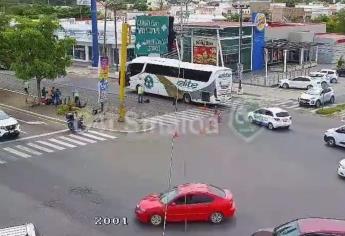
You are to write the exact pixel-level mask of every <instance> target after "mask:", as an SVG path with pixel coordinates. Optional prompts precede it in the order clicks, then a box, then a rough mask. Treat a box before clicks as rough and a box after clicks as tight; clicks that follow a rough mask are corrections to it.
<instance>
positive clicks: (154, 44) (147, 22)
mask: <svg viewBox="0 0 345 236" xmlns="http://www.w3.org/2000/svg"><path fill="white" fill-rule="evenodd" d="M168 38H169V17H168V16H137V18H136V30H135V53H136V54H137V55H138V56H147V55H149V54H163V53H167V52H168Z"/></svg>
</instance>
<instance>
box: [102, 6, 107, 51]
mask: <svg viewBox="0 0 345 236" xmlns="http://www.w3.org/2000/svg"><path fill="white" fill-rule="evenodd" d="M107 13H108V5H107V3H106V2H105V4H104V28H103V52H102V54H103V56H104V57H105V56H107V50H106V44H107Z"/></svg>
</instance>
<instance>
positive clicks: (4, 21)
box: [0, 13, 13, 69]
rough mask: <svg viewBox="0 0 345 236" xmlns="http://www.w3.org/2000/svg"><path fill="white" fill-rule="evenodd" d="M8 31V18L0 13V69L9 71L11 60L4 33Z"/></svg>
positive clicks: (8, 44)
mask: <svg viewBox="0 0 345 236" xmlns="http://www.w3.org/2000/svg"><path fill="white" fill-rule="evenodd" d="M9 30H10V18H9V17H7V16H6V15H4V14H1V13H0V68H3V69H9V68H10V65H11V62H12V60H13V51H12V50H11V46H10V42H9V41H8V40H7V39H6V32H8V31H9Z"/></svg>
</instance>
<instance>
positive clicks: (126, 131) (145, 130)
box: [0, 103, 154, 134]
mask: <svg viewBox="0 0 345 236" xmlns="http://www.w3.org/2000/svg"><path fill="white" fill-rule="evenodd" d="M0 106H2V107H5V108H8V109H12V110H16V111H20V112H24V113H27V114H30V115H34V116H38V117H41V118H44V119H48V120H52V121H56V122H59V123H65V122H66V121H65V120H62V119H59V118H55V117H51V116H46V115H42V114H39V113H36V112H32V111H28V110H25V109H21V108H18V107H14V106H10V105H6V104H3V103H0ZM90 128H92V129H98V130H104V131H109V132H117V133H127V134H128V133H145V132H149V131H152V130H154V126H152V125H151V127H150V128H147V129H142V130H133V131H132V130H114V129H102V128H95V127H90Z"/></svg>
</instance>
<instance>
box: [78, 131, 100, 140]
mask: <svg viewBox="0 0 345 236" xmlns="http://www.w3.org/2000/svg"><path fill="white" fill-rule="evenodd" d="M80 134H81V135H83V136H86V137H89V138H92V139H96V140H100V141H105V140H106V139H105V138H101V137H97V136H94V135H92V134H87V133H80Z"/></svg>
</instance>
